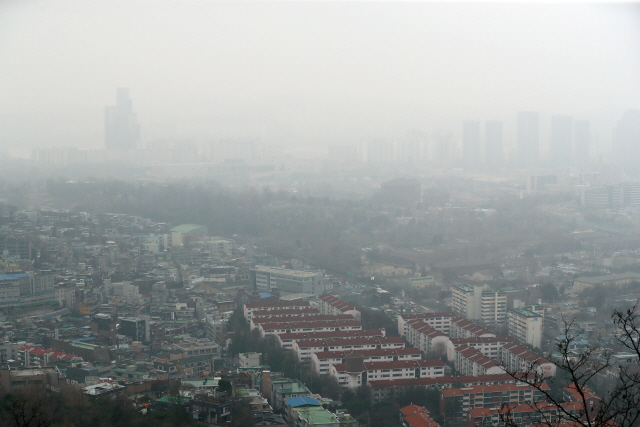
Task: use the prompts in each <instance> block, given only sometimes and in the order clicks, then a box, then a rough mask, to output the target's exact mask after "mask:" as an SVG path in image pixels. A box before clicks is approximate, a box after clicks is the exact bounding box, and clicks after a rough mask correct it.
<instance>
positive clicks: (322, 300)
mask: <svg viewBox="0 0 640 427" xmlns="http://www.w3.org/2000/svg"><path fill="white" fill-rule="evenodd" d="M318 305H319V308H320V313H321V314H350V315H351V316H353V317H354V318H355V319H357V320H360V317H361V315H360V311H359V310H356V308H355V307H354V306H352V305H350V304H347V303H346V302H344V301H342V300H340V299H339V298H337V297H335V296H333V295H329V294H324V295H320V296H319V297H318Z"/></svg>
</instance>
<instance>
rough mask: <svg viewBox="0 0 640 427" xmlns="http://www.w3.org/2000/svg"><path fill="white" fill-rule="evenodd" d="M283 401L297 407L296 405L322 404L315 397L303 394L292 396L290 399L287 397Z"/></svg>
mask: <svg viewBox="0 0 640 427" xmlns="http://www.w3.org/2000/svg"><path fill="white" fill-rule="evenodd" d="M285 403H286V404H287V405H289V406H291V407H292V408H297V407H298V406H305V405H311V406H322V405H321V404H320V402H318V401H317V400H316V399H314V398H312V397H303V396H300V397H292V398H291V399H287V401H286V402H285Z"/></svg>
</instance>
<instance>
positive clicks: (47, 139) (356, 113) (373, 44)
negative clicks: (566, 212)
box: [0, 1, 640, 150]
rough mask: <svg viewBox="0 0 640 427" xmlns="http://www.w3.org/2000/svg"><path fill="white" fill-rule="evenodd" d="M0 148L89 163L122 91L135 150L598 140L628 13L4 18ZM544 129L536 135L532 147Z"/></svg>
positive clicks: (118, 6) (218, 10) (405, 11)
mask: <svg viewBox="0 0 640 427" xmlns="http://www.w3.org/2000/svg"><path fill="white" fill-rule="evenodd" d="M0 74H1V75H2V76H3V79H2V80H0V100H1V101H0V148H1V149H4V150H17V149H31V148H36V147H49V146H77V147H81V148H101V147H103V146H104V108H105V106H108V105H113V104H114V103H115V93H116V88H117V87H128V88H129V89H130V95H131V99H132V100H133V110H134V111H135V112H136V113H137V115H138V120H139V122H140V127H141V130H142V131H141V135H142V136H141V142H142V143H146V142H149V141H153V140H156V139H167V138H171V139H182V138H184V139H193V140H206V139H216V138H230V137H238V138H258V139H260V140H261V141H263V142H265V143H268V144H280V145H284V146H298V147H300V146H306V147H313V146H329V145H336V144H346V143H357V142H359V141H361V140H362V139H363V138H369V137H378V136H381V137H396V136H398V135H401V134H403V133H405V132H407V131H410V130H412V129H417V130H421V131H425V132H431V131H434V130H437V129H440V128H442V129H451V130H453V131H454V132H458V133H460V131H461V124H462V120H465V119H472V120H480V121H484V120H491V119H498V120H504V121H505V144H506V145H507V146H508V145H509V144H512V140H513V137H514V130H513V129H515V120H516V113H517V111H521V110H535V111H540V112H541V127H542V129H541V136H542V139H541V145H542V147H543V149H545V148H544V147H545V146H546V144H547V141H546V140H544V133H545V132H547V131H548V127H549V123H548V122H549V117H550V116H551V115H555V114H564V115H571V116H573V117H574V118H576V119H589V120H592V129H593V132H594V135H595V138H596V140H597V141H599V143H600V144H601V146H600V148H599V149H600V150H602V149H607V147H608V145H607V144H608V143H609V140H610V134H611V128H612V126H613V125H614V123H615V121H616V120H618V119H619V118H620V116H621V114H622V113H623V112H624V111H625V110H626V109H628V108H636V109H637V108H640V78H639V77H640V5H639V4H637V3H616V4H611V3H599V4H578V3H561V4H551V3H534V4H522V3H515V4H514V3H493V4H491V3H462V2H391V1H390V2H321V1H317V2H217V1H154V2H147V1H126V2H123V1H115V2H81V1H34V2H28V3H25V2H20V1H6V2H3V3H2V4H1V5H0ZM545 128H546V129H547V130H545Z"/></svg>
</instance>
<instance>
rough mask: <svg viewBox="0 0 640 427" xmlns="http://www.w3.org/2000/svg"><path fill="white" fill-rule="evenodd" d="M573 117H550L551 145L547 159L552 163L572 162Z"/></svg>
mask: <svg viewBox="0 0 640 427" xmlns="http://www.w3.org/2000/svg"><path fill="white" fill-rule="evenodd" d="M572 157H573V117H571V116H553V117H551V146H550V147H549V160H550V163H551V164H554V165H563V166H564V165H571V164H572V163H573V159H572Z"/></svg>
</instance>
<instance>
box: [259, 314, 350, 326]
mask: <svg viewBox="0 0 640 427" xmlns="http://www.w3.org/2000/svg"><path fill="white" fill-rule="evenodd" d="M327 320H336V321H337V320H355V319H354V318H353V316H352V315H350V314H335V315H334V314H323V315H317V316H291V317H283V316H279V317H259V318H255V317H253V318H251V321H252V322H253V324H254V325H259V324H265V323H283V322H289V323H293V322H295V323H309V322H322V321H327Z"/></svg>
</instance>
